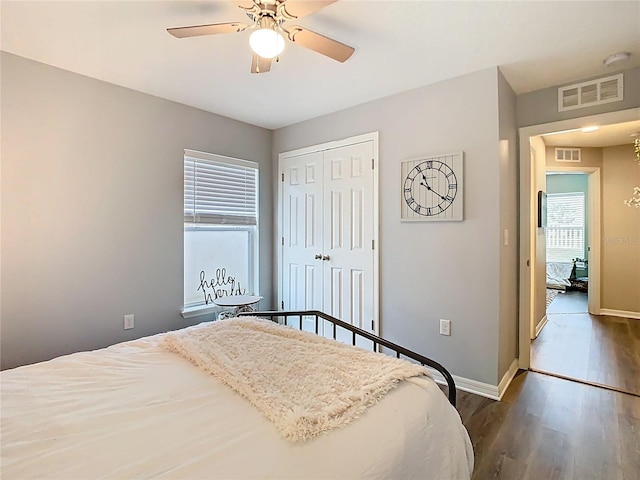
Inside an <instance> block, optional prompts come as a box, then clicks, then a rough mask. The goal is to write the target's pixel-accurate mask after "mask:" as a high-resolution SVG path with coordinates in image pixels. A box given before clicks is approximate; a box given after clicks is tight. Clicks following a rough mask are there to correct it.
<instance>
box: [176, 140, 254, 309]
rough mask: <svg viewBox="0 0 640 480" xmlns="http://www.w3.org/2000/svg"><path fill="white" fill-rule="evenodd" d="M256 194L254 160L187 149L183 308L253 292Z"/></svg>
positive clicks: (185, 161)
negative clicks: (226, 296)
mask: <svg viewBox="0 0 640 480" xmlns="http://www.w3.org/2000/svg"><path fill="white" fill-rule="evenodd" d="M257 198H258V164H257V163H255V162H249V161H247V160H239V159H235V158H229V157H223V156H220V155H212V154H208V153H203V152H195V151H192V150H185V156H184V305H185V308H188V307H194V306H198V305H205V304H211V303H212V302H213V300H215V299H216V298H217V297H220V296H224V295H239V294H247V295H252V294H257V291H256V290H257V279H256V275H257V267H256V260H257V255H256V249H257V236H258V232H257V228H258V227H257V225H258V209H257Z"/></svg>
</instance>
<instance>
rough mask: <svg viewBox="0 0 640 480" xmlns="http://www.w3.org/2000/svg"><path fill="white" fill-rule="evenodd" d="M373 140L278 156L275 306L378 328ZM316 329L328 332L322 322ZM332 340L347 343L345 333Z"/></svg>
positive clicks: (309, 327) (309, 326)
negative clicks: (317, 312) (278, 249)
mask: <svg viewBox="0 0 640 480" xmlns="http://www.w3.org/2000/svg"><path fill="white" fill-rule="evenodd" d="M355 138H357V137H354V139H355ZM361 138H362V139H361ZM376 145H377V136H374V135H370V134H369V135H363V136H361V137H360V138H358V139H357V140H354V141H344V142H332V143H331V144H329V145H327V146H326V147H324V148H322V147H323V146H318V148H317V150H316V149H315V148H314V147H310V148H306V149H303V150H302V151H300V152H288V153H286V154H281V156H280V167H279V171H280V174H281V175H282V178H281V182H282V183H281V190H280V195H279V202H280V203H279V211H280V212H281V216H280V232H281V233H282V237H281V238H280V239H278V240H279V243H280V244H281V255H280V259H281V262H280V271H279V285H280V294H279V299H280V300H281V304H280V305H279V307H280V308H282V309H285V310H320V311H322V312H325V313H328V314H330V315H333V316H334V317H337V318H339V319H340V320H343V321H345V322H348V323H351V324H353V325H355V326H357V327H359V328H362V329H363V330H366V331H369V332H373V333H376V332H377V329H376V328H375V327H376V326H377V323H378V322H377V320H378V318H377V315H378V309H377V302H378V295H377V291H376V289H377V288H378V283H377V277H376V276H377V261H376V260H377V258H376V256H375V255H376V252H377V251H376V250H374V244H373V242H374V239H375V238H376V225H377V219H376V215H377V207H376V205H375V202H376V199H377V185H376V183H377V176H376V172H375V170H374V163H375V162H374V159H376V158H377V147H376ZM375 248H376V249H377V248H378V247H377V245H376V246H375ZM306 322H308V323H306ZM303 323H305V325H304V328H305V330H314V329H315V323H314V322H313V321H311V319H305V321H304V322H303ZM318 333H320V334H324V335H326V336H333V329H332V328H330V327H329V324H323V322H321V326H320V327H319V332H318ZM343 336H345V338H342V337H343ZM337 337H338V339H339V340H345V341H348V342H349V343H350V342H351V336H350V335H347V332H346V331H338V333H337Z"/></svg>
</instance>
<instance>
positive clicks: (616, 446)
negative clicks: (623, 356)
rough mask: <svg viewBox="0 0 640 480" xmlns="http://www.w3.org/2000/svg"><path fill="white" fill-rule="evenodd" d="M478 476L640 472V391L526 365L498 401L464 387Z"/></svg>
mask: <svg viewBox="0 0 640 480" xmlns="http://www.w3.org/2000/svg"><path fill="white" fill-rule="evenodd" d="M458 411H459V412H460V416H461V418H462V421H463V423H464V424H465V426H466V427H467V430H468V431H469V435H470V437H471V441H472V443H473V447H474V451H475V470H474V474H473V479H474V480H486V479H505V480H548V479H562V480H565V479H566V480H572V479H574V480H590V479H593V480H605V479H621V480H627V479H628V480H632V479H633V480H637V479H638V478H640V398H638V397H635V396H632V395H628V394H624V393H620V392H615V391H611V390H606V389H602V388H598V387H594V386H591V385H585V384H581V383H576V382H572V381H568V380H563V379H560V378H556V377H551V376H548V375H544V374H540V373H535V372H524V371H520V372H519V373H518V375H516V377H515V378H514V380H513V382H512V383H511V385H510V386H509V388H508V389H507V392H506V393H505V396H504V398H503V400H502V401H500V402H497V401H494V400H489V399H487V398H484V397H479V396H477V395H473V394H470V393H466V392H461V391H458Z"/></svg>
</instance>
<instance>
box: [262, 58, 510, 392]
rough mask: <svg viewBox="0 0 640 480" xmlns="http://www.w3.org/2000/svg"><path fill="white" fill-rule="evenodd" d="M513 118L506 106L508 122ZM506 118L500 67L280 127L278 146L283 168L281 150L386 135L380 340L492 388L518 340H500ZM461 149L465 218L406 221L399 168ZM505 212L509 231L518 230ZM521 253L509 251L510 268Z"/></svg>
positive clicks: (275, 145) (383, 148) (382, 159)
mask: <svg viewBox="0 0 640 480" xmlns="http://www.w3.org/2000/svg"><path fill="white" fill-rule="evenodd" d="M510 95H511V94H509V93H508V92H506V94H505V98H507V99H509V97H510ZM510 101H512V99H511V100H508V102H510ZM511 111H512V107H511V106H509V105H505V112H506V113H505V115H506V116H509V115H511V114H512V113H511ZM498 117H499V112H498V70H497V68H491V69H487V70H483V71H481V72H476V73H473V74H470V75H465V76H462V77H458V78H455V79H452V80H448V81H446V82H442V83H438V84H434V85H429V86H426V87H422V88H418V89H415V90H411V91H407V92H404V93H400V94H398V95H394V96H391V97H387V98H383V99H380V100H376V101H373V102H370V103H366V104H363V105H359V106H356V107H353V108H350V109H347V110H344V111H341V112H337V113H334V114H330V115H326V116H323V117H320V118H316V119H313V120H310V121H307V122H303V123H299V124H296V125H292V126H289V127H286V128H282V129H279V130H276V131H275V132H274V142H273V158H274V162H277V156H278V153H281V152H285V151H289V150H293V149H296V148H301V147H306V146H310V145H316V144H319V143H323V142H328V141H332V140H338V139H342V138H346V137H350V136H354V135H358V134H362V133H366V132H371V131H379V132H380V172H379V178H380V276H381V278H380V292H381V294H380V296H381V298H380V302H381V305H380V307H381V309H380V312H381V314H380V321H381V333H382V334H383V335H384V336H385V337H387V338H389V339H390V340H392V341H396V342H398V343H400V344H402V345H405V346H407V347H408V348H411V349H414V350H416V351H418V352H421V353H423V354H425V355H428V356H430V357H432V358H436V359H438V361H440V362H442V363H443V364H444V365H446V366H447V368H449V369H450V371H451V372H452V373H453V374H455V375H460V376H462V377H466V378H470V379H474V380H477V381H480V382H485V383H488V384H491V385H497V383H498V381H499V376H498V352H499V351H500V352H501V355H502V352H503V351H504V352H505V353H504V357H505V359H504V362H502V363H507V360H506V357H507V356H508V355H507V353H508V352H509V351H515V346H514V345H515V340H516V339H515V335H514V336H513V338H511V339H504V345H502V339H501V340H500V341H499V328H500V327H499V322H500V317H501V311H500V306H501V298H500V274H501V269H502V264H501V260H502V257H501V249H500V247H499V245H501V243H500V242H501V236H502V233H501V219H502V214H503V212H501V208H500V200H501V192H500V188H501V168H500V155H499V131H498V129H499V127H498ZM508 124H509V121H506V123H505V125H508ZM509 137H510V138H511V140H513V137H512V136H511V135H509ZM459 150H463V151H464V152H465V165H464V172H465V173H464V181H465V186H464V196H465V205H464V209H465V211H464V218H465V219H464V221H463V222H447V223H440V222H438V223H428V222H419V223H401V222H400V201H401V188H400V182H401V179H400V162H402V161H403V160H405V159H409V158H415V157H419V156H421V155H429V154H439V153H448V152H455V151H459ZM510 152H511V153H510V154H509V155H514V153H513V151H511V150H510ZM274 166H275V165H274ZM511 168H512V166H509V167H508V168H507V169H506V171H505V172H504V178H505V179H507V178H509V177H511V176H512V175H513V172H512V171H511ZM274 180H275V179H274ZM511 195H512V192H510V193H508V196H509V197H510V196H511ZM514 202H515V199H514ZM504 214H505V219H506V220H505V225H511V224H513V223H514V222H513V218H511V214H510V213H509V212H507V211H505V212H504ZM513 233H514V236H513V240H514V243H513V244H511V245H513V248H515V237H516V233H515V231H514V232H513ZM509 250H510V249H509ZM513 255H515V253H513V254H512V253H511V252H510V251H509V252H508V253H507V254H506V257H505V261H506V262H507V263H508V262H510V261H511V257H512V256H513ZM507 257H509V258H507ZM514 275H515V274H514ZM514 283H515V281H514ZM508 295H509V294H508ZM513 301H515V294H514V300H513ZM510 308H511V307H505V318H506V317H507V316H508V310H509V309H510ZM441 318H446V319H450V320H451V321H452V327H451V332H452V334H451V336H450V337H445V336H441V335H439V334H438V324H439V319H441ZM513 321H514V322H515V318H514V319H513ZM509 355H510V353H509ZM514 358H515V357H514ZM512 360H513V358H511V359H510V360H509V363H510V361H512Z"/></svg>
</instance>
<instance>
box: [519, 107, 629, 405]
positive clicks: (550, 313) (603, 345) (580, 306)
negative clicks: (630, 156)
mask: <svg viewBox="0 0 640 480" xmlns="http://www.w3.org/2000/svg"><path fill="white" fill-rule="evenodd" d="M638 118H640V109H632V110H627V111H620V112H613V113H609V114H603V115H596V116H591V117H584V118H579V119H573V120H567V121H562V122H554V123H552V124H546V125H538V126H534V127H525V128H522V129H520V141H521V155H520V158H521V205H520V207H521V210H520V212H521V252H520V253H521V264H520V265H521V268H520V272H521V276H520V280H521V281H520V285H521V291H520V323H519V326H520V331H519V347H520V354H519V366H520V368H532V369H536V370H547V369H549V370H551V369H552V368H551V367H548V364H549V362H547V360H551V358H550V357H551V354H549V353H548V352H547V353H546V354H545V352H544V349H538V348H537V347H538V346H540V345H541V344H544V343H546V342H547V341H548V340H549V339H552V340H553V341H554V342H556V343H558V342H559V343H562V342H563V341H564V342H565V343H564V346H560V347H558V348H557V349H556V351H557V352H561V353H562V355H559V356H558V358H556V360H559V362H558V363H559V364H560V365H562V366H563V368H564V370H562V369H556V372H550V373H552V374H554V373H555V374H556V376H562V377H565V378H571V377H573V378H581V380H584V381H586V382H587V383H593V384H599V385H601V386H605V387H610V386H611V385H613V386H614V388H616V387H617V389H620V390H622V391H629V392H631V393H634V392H633V390H634V389H635V388H637V387H634V386H630V385H631V383H633V381H631V383H629V378H631V376H633V375H635V376H636V377H637V376H638V375H637V374H638V372H639V371H640V370H638V369H639V368H640V363H639V362H638V355H637V349H636V352H634V345H633V341H632V340H628V339H627V340H624V339H623V336H621V333H622V332H625V331H626V332H630V333H631V335H632V336H636V335H637V332H638V330H639V326H640V322H638V320H636V319H635V317H633V312H626V313H631V315H632V316H631V317H626V318H625V317H624V314H625V312H614V311H613V310H610V309H603V308H601V300H602V298H601V297H602V294H603V291H606V290H604V287H603V285H602V283H601V281H600V280H601V279H600V272H601V265H600V262H601V259H602V251H601V250H602V249H601V247H602V245H603V243H602V240H603V239H602V238H595V237H592V236H591V232H592V228H589V229H588V231H589V237H591V238H589V245H590V246H591V251H590V252H588V254H587V255H585V257H588V263H586V264H580V266H581V267H586V266H587V265H588V275H584V276H585V277H588V280H587V283H588V312H589V313H587V312H586V311H585V308H584V306H585V302H584V301H585V298H584V296H585V294H584V293H582V292H575V293H574V291H570V292H567V293H568V294H558V295H557V296H556V300H554V301H553V302H551V304H550V305H549V309H548V310H547V309H545V308H544V306H543V310H542V312H543V316H544V323H543V322H537V321H536V314H538V315H539V309H538V311H536V304H537V305H539V304H540V299H541V298H542V300H543V302H544V300H545V298H544V296H545V293H546V288H545V286H546V285H545V282H544V280H543V281H542V282H541V279H540V277H541V272H543V273H542V275H545V273H544V272H545V270H544V267H545V263H546V259H542V261H540V259H539V257H538V255H539V252H540V248H539V247H540V242H541V237H542V239H544V240H543V241H544V242H545V243H546V238H545V236H544V234H542V236H541V232H540V230H541V229H539V228H537V225H536V223H537V222H536V217H537V215H538V211H537V207H538V205H537V198H536V196H537V193H538V191H540V190H542V191H547V185H546V178H545V176H546V175H545V173H546V172H545V170H546V161H545V162H543V163H542V162H541V163H542V164H541V165H536V158H535V157H536V155H534V154H533V151H534V150H536V149H535V146H536V145H535V144H536V142H535V141H534V140H535V139H538V140H539V139H540V136H541V135H548V134H552V133H553V132H559V131H573V130H578V129H580V128H582V127H585V126H587V125H590V124H596V125H601V126H602V125H606V126H613V125H614V124H618V123H625V122H630V123H631V122H634V121H636V122H637V120H638ZM628 136H629V135H628V134H627V137H628ZM627 142H628V143H631V142H632V139H630V140H629V139H627V140H624V142H620V144H622V143H627ZM543 143H544V142H543ZM550 143H551V142H550ZM538 147H539V145H538ZM544 147H548V146H547V145H543V148H544ZM530 150H531V152H530ZM535 153H537V154H538V156H539V154H540V148H538V149H537V151H536V152H535ZM543 158H544V156H543ZM538 160H539V158H538ZM560 170H564V172H558V173H569V172H571V173H575V172H578V171H580V170H582V168H580V167H577V168H576V167H564V166H563V167H562V168H560ZM587 173H590V174H589V177H590V180H589V186H590V187H591V185H592V184H597V186H599V184H600V179H599V178H598V181H597V182H594V181H593V180H595V178H596V177H599V176H600V172H599V171H598V172H596V171H595V170H594V171H592V172H587ZM541 178H542V180H541ZM590 193H594V195H590V196H591V197H595V198H591V199H589V203H588V209H591V208H593V207H595V205H593V201H594V200H595V199H599V198H600V193H599V192H598V194H595V192H593V191H592V192H590ZM593 211H594V212H596V213H599V212H601V209H600V208H599V207H598V208H594V209H593ZM599 232H600V228H598V229H596V231H595V232H594V233H596V234H599ZM605 243H606V242H605ZM605 246H606V245H605ZM536 247H538V248H536ZM543 251H546V245H545V249H543ZM540 264H541V266H542V269H541V268H536V267H540ZM542 278H544V277H542ZM578 278H579V277H578ZM594 287H595V288H594ZM607 287H609V285H607ZM561 295H562V296H561ZM564 295H566V296H564ZM558 300H559V303H556V302H557V301H558ZM543 305H544V303H543ZM605 305H606V304H605ZM620 314H622V315H620ZM614 315H616V316H615V317H614ZM538 318H539V317H538ZM578 320H582V321H583V322H582V323H583V326H584V328H583V329H582V331H578V330H575V329H574V327H576V326H577V325H578V324H579V322H578ZM536 327H538V328H536ZM542 327H544V329H543V328H542ZM537 335H539V337H538V339H537V340H535V341H534V342H533V344H532V343H531V339H533V338H535V337H536V336H537ZM601 340H602V341H601ZM620 342H623V343H620ZM625 342H626V343H625ZM576 345H582V347H583V350H584V351H585V352H586V353H587V354H589V355H591V357H590V359H589V360H588V362H587V363H588V364H589V365H590V366H589V365H587V366H585V365H583V366H579V365H578V363H579V362H577V361H574V360H571V359H569V357H567V356H564V357H563V358H559V357H560V356H563V355H564V353H566V352H568V351H569V350H570V349H572V348H573V349H574V350H575V347H576ZM538 350H541V351H542V353H543V356H542V357H540V356H538V358H536V359H532V351H533V352H534V355H538V354H539V353H541V352H540V351H538ZM544 355H546V358H544ZM623 357H628V358H626V359H625V358H623ZM626 360H629V363H627V364H626V366H624V367H622V368H619V367H616V365H625V364H624V361H626ZM545 362H546V366H543V367H541V365H545ZM607 362H609V363H607ZM572 363H573V365H571V364H572ZM605 365H613V367H611V368H609V367H606V366H605ZM572 367H573V371H572ZM580 369H582V370H583V371H582V373H580V372H578V373H577V374H576V373H575V372H576V371H578V370H580ZM589 369H590V370H591V372H590V373H589V372H586V370H589ZM607 370H608V371H607ZM624 370H626V371H627V372H628V373H627V374H626V377H627V378H624V377H625V374H624V373H623V371H624ZM558 371H559V372H560V373H558ZM631 372H635V373H633V374H631ZM545 373H547V372H545ZM565 373H566V374H565ZM583 374H584V375H583ZM639 383H640V382H639ZM616 384H617V385H616ZM635 393H636V394H637V393H640V390H637V391H636V392H635Z"/></svg>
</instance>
